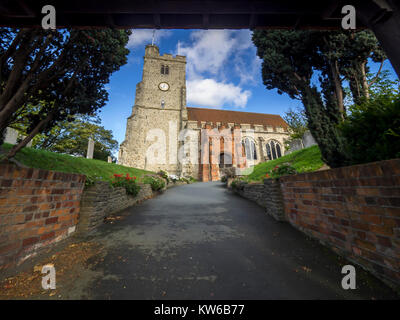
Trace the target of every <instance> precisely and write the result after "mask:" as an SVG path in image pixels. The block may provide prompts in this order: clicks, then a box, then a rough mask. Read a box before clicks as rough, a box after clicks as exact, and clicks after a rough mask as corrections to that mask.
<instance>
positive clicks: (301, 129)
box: [283, 107, 308, 143]
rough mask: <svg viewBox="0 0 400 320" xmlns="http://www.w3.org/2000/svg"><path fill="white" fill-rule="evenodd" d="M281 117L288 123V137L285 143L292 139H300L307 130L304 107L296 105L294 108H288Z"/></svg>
mask: <svg viewBox="0 0 400 320" xmlns="http://www.w3.org/2000/svg"><path fill="white" fill-rule="evenodd" d="M283 119H284V120H285V121H286V123H287V124H288V125H289V128H290V131H291V133H290V138H289V140H288V141H287V143H290V142H291V141H293V140H297V139H301V141H302V138H303V136H304V134H305V133H306V131H307V130H308V128H307V116H306V113H305V112H304V109H302V108H299V107H297V108H296V109H292V108H289V110H287V111H286V112H285V114H284V116H283Z"/></svg>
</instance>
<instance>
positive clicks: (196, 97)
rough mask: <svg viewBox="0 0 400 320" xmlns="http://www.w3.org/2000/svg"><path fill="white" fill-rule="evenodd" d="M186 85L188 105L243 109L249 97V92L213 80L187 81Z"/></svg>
mask: <svg viewBox="0 0 400 320" xmlns="http://www.w3.org/2000/svg"><path fill="white" fill-rule="evenodd" d="M186 85H187V100H188V104H189V105H195V106H204V107H211V108H222V106H224V105H226V104H229V105H231V106H233V107H239V108H244V107H246V104H247V101H248V99H249V98H250V96H251V92H250V91H249V90H243V89H242V88H240V87H238V86H235V85H234V84H232V83H222V82H217V81H215V80H214V79H199V80H189V81H187V83H186Z"/></svg>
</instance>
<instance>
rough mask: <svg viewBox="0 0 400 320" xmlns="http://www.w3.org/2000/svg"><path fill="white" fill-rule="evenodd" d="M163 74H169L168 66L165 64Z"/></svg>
mask: <svg viewBox="0 0 400 320" xmlns="http://www.w3.org/2000/svg"><path fill="white" fill-rule="evenodd" d="M165 74H169V66H165Z"/></svg>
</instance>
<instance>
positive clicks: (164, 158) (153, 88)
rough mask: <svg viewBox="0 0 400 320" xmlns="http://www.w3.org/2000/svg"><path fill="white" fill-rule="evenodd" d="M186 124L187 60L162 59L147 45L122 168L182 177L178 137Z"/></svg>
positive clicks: (167, 56) (120, 159)
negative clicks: (163, 171) (160, 171)
mask: <svg viewBox="0 0 400 320" xmlns="http://www.w3.org/2000/svg"><path fill="white" fill-rule="evenodd" d="M186 122H187V109H186V57H184V56H179V55H177V56H175V57H173V56H172V55H171V54H164V55H162V56H161V55H160V53H159V49H158V47H157V46H155V45H147V46H146V50H145V55H144V64H143V77H142V81H141V82H139V83H138V84H137V86H136V96H135V105H134V106H133V109H132V115H131V116H130V117H129V118H128V120H127V127H126V133H125V140H124V141H123V142H122V144H121V146H120V150H119V155H118V162H119V164H122V165H125V166H129V167H135V168H139V169H145V170H149V171H155V172H157V171H159V170H161V169H162V170H166V171H168V173H170V174H176V175H179V174H180V172H181V169H180V165H179V161H178V159H177V158H178V149H179V145H178V134H179V132H180V130H181V129H182V127H183V126H185V125H186ZM149 154H155V157H156V159H154V157H153V156H151V155H150V156H149Z"/></svg>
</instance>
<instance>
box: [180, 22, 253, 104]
mask: <svg viewBox="0 0 400 320" xmlns="http://www.w3.org/2000/svg"><path fill="white" fill-rule="evenodd" d="M190 40H191V43H189V44H187V43H182V42H178V45H177V50H176V54H179V55H184V56H186V61H187V69H186V71H187V79H188V81H187V100H188V105H195V106H205V107H211V108H222V107H224V106H230V107H239V108H245V107H246V104H247V101H248V99H249V98H250V96H251V92H250V91H249V90H244V89H243V88H242V86H243V85H253V84H255V83H256V81H255V79H256V76H257V74H258V72H259V68H260V62H259V61H258V60H257V59H253V60H252V61H251V60H250V61H251V62H250V63H249V57H248V56H249V53H250V55H252V56H253V57H254V58H255V47H254V46H253V44H252V41H251V33H250V31H248V30H240V31H233V30H199V31H194V32H192V34H191V36H190ZM232 71H234V74H235V76H236V77H237V78H238V79H239V81H240V83H239V84H238V85H235V84H234V83H232V78H229V77H230V76H231V74H232Z"/></svg>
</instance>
